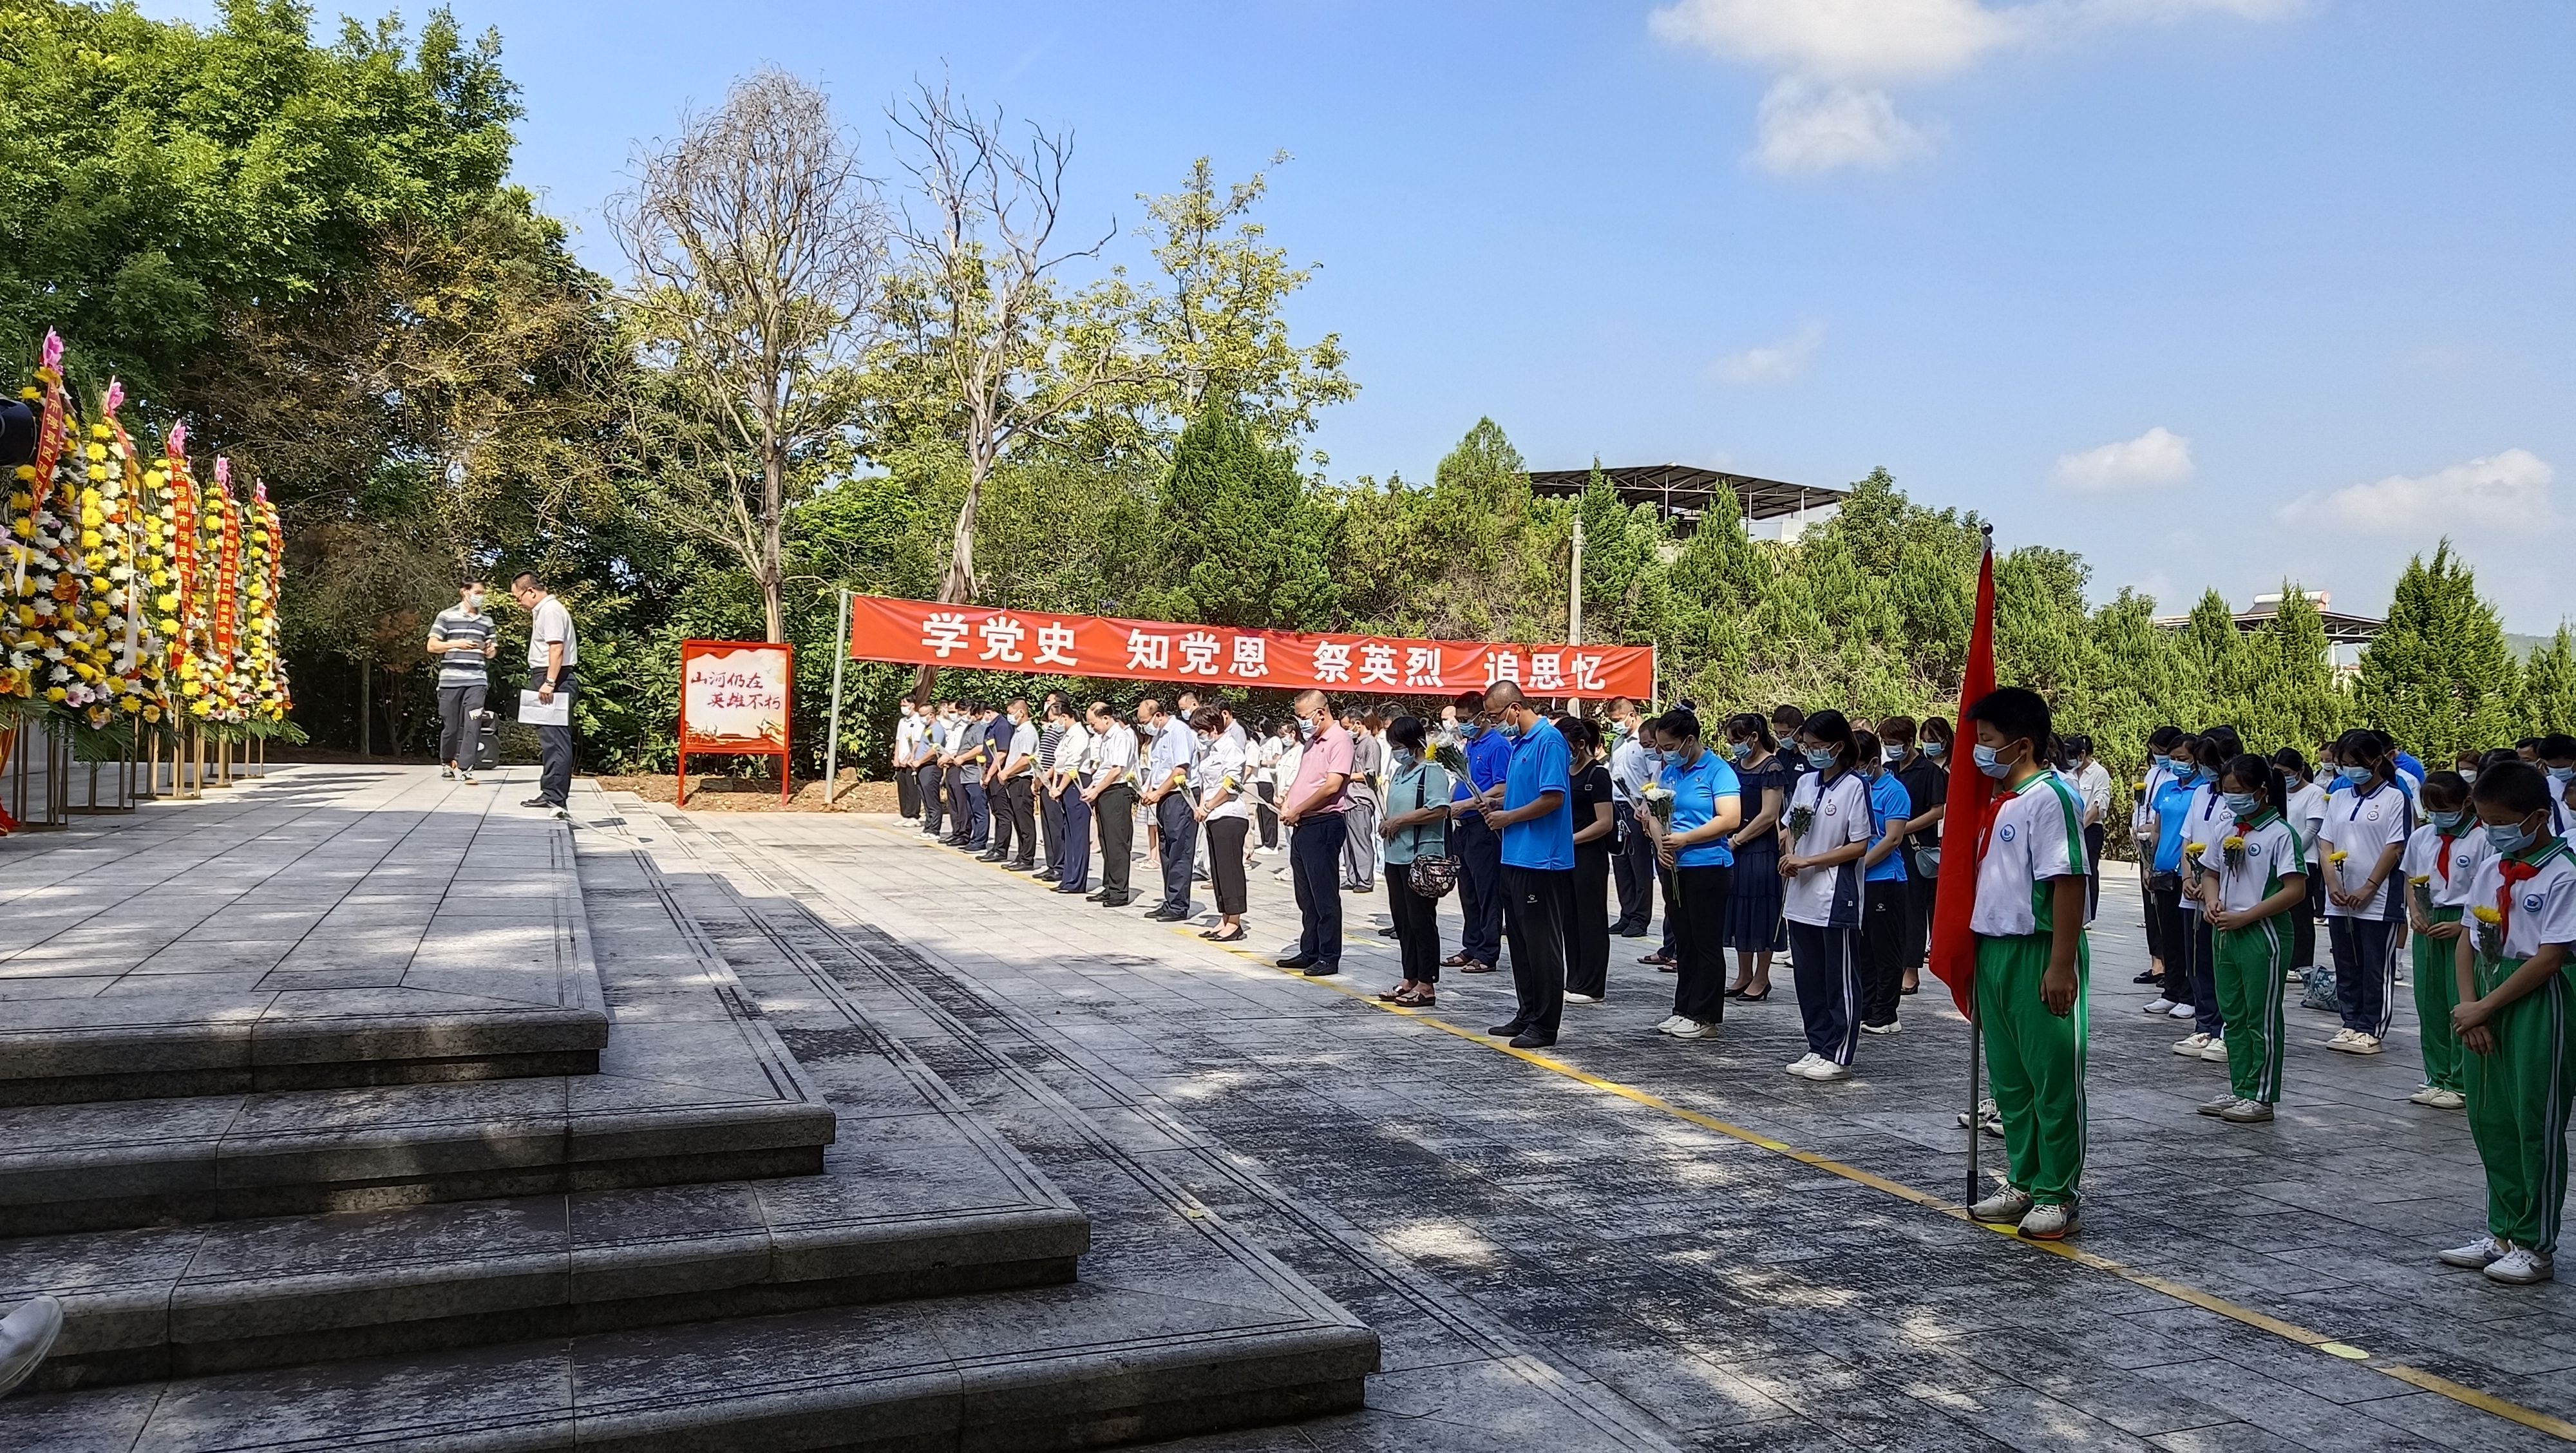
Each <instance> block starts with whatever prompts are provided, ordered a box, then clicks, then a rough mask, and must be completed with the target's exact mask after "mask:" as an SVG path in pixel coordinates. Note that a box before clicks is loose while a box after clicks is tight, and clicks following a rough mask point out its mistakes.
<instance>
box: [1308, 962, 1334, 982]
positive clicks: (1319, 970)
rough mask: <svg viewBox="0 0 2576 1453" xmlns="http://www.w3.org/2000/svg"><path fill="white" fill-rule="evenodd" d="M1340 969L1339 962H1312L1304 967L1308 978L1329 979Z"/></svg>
mask: <svg viewBox="0 0 2576 1453" xmlns="http://www.w3.org/2000/svg"><path fill="white" fill-rule="evenodd" d="M1341 971H1342V966H1341V965H1340V964H1312V965H1309V966H1308V967H1307V969H1306V977H1307V978H1310V979H1329V978H1331V977H1332V976H1333V975H1335V974H1338V973H1340V972H1341Z"/></svg>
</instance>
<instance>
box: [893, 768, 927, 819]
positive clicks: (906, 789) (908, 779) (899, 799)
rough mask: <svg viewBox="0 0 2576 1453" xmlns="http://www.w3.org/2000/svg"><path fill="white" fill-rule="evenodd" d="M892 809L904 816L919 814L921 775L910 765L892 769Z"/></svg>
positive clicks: (916, 815) (917, 815)
mask: <svg viewBox="0 0 2576 1453" xmlns="http://www.w3.org/2000/svg"><path fill="white" fill-rule="evenodd" d="M894 810H895V811H896V812H898V813H901V814H902V815H903V816H905V817H919V816H921V777H920V775H919V774H918V773H916V772H914V771H913V769H911V768H910V767H897V768H895V769H894Z"/></svg>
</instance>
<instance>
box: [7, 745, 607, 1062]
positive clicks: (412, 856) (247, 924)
mask: <svg viewBox="0 0 2576 1453" xmlns="http://www.w3.org/2000/svg"><path fill="white" fill-rule="evenodd" d="M509 790H510V789H509V788H508V787H506V786H505V785H503V784H501V783H499V782H488V783H486V784H484V785H482V786H465V785H463V784H459V783H454V782H444V781H441V780H440V779H439V778H437V777H436V776H435V774H427V773H420V772H404V771H395V770H365V769H329V768H312V767H302V768H280V769H276V770H274V771H273V772H272V773H271V774H270V776H269V777H268V778H267V779H266V780H265V781H263V782H261V783H259V784H258V785H256V786H252V787H245V788H243V789H241V790H239V791H238V792H236V793H235V794H233V795H230V796H225V797H220V798H212V799H208V800H205V801H200V802H184V803H183V802H164V803H153V804H147V805H146V806H144V807H142V808H141V809H139V810H138V812H137V813H136V814H135V815H134V816H132V817H126V818H101V819H94V820H89V821H86V822H84V823H83V825H82V826H80V827H78V828H75V829H73V830H71V831H68V832H63V833H54V834H43V835H31V836H25V837H12V838H8V839H0V917H5V919H6V921H8V922H9V923H10V924H11V925H12V927H13V929H14V930H15V932H14V933H13V935H12V936H11V938H10V940H9V942H8V943H7V944H5V945H0V1105H29V1104H58V1103H66V1102H74V1101H82V1100H103V1099H141V1098H167V1097H172V1096H183V1095H214V1094H225V1093H239V1092H245V1091H256V1090H281V1089H304V1088H316V1087H324V1086H349V1085H361V1086H363V1085H386V1084H404V1083H418V1082H436V1081H457V1080H476V1079H496V1078H505V1077H510V1076H522V1075H564V1074H583V1073H588V1072H590V1071H591V1070H594V1069H596V1068H597V1067H598V1064H599V1050H600V1047H601V1046H602V1045H603V1044H605V1043H606V1041H607V1034H608V1018H607V1013H606V1009H605V1006H604V1003H603V1001H602V999H601V995H600V990H599V982H598V974H597V971H596V969H595V967H594V966H593V965H592V963H591V962H590V951H589V947H588V945H587V943H586V942H585V941H584V926H583V916H582V912H581V901H580V891H579V885H578V883H577V882H576V880H575V874H574V867H573V860H572V848H571V844H570V840H569V835H568V834H566V833H565V832H564V831H563V830H562V828H561V827H560V825H558V824H556V823H554V822H553V821H552V820H551V819H549V818H548V817H546V816H545V815H543V814H540V813H537V812H534V811H530V810H526V809H518V808H511V807H507V806H504V805H503V796H504V794H506V793H507V792H508V791H509Z"/></svg>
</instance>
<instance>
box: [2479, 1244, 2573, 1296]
mask: <svg viewBox="0 0 2576 1453" xmlns="http://www.w3.org/2000/svg"><path fill="white" fill-rule="evenodd" d="M2557 1274H2558V1268H2557V1266H2556V1264H2555V1263H2553V1262H2552V1261H2551V1260H2550V1259H2549V1254H2548V1253H2547V1252H2543V1251H2534V1250H2532V1249H2531V1248H2530V1247H2528V1246H2517V1247H2515V1248H2514V1249H2513V1250H2511V1251H2508V1252H2506V1253H2505V1254H2504V1255H2502V1256H2499V1257H2497V1258H2496V1259H2495V1260H2493V1261H2490V1262H2488V1263H2487V1280H2489V1281H2500V1282H2503V1283H2505V1284H2506V1285H2507V1286H2518V1287H2527V1286H2530V1285H2531V1284H2532V1283H2534V1282H2542V1281H2547V1280H2549V1279H2550V1278H2551V1277H2554V1276H2556V1275H2557Z"/></svg>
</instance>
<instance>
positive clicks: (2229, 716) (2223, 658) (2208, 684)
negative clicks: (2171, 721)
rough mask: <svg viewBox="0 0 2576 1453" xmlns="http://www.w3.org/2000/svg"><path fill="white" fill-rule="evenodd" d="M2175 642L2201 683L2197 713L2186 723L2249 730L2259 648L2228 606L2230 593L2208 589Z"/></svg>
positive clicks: (2187, 671) (2186, 668)
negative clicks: (2248, 640)
mask: <svg viewBox="0 0 2576 1453" xmlns="http://www.w3.org/2000/svg"><path fill="white" fill-rule="evenodd" d="M2175 645H2176V647H2177V648H2178V650H2179V653H2180V656H2181V664H2182V672H2183V675H2184V676H2185V677H2186V678H2187V679H2188V680H2190V681H2193V682H2195V683H2197V684H2198V686H2199V693H2198V694H2199V698H2200V699H2199V701H2198V702H2197V703H2195V704H2196V705H2197V707H2198V708H2199V709H2198V712H2197V714H2196V715H2195V716H2194V717H2192V718H2191V719H2189V720H2185V721H2184V722H2182V723H2181V725H2183V726H2184V727H2186V728H2190V729H2193V730H2197V729H2199V728H2201V727H2210V726H2219V725H2222V724H2224V725H2230V726H2236V727H2237V728H2238V729H2239V730H2240V731H2241V730H2243V720H2244V717H2245V715H2246V707H2247V704H2248V703H2247V697H2248V695H2249V692H2248V691H2247V687H2248V685H2249V684H2250V680H2251V677H2252V668H2253V661H2252V654H2253V653H2252V652H2251V651H2250V650H2249V649H2248V647H2247V645H2246V641H2245V633H2244V632H2243V631H2240V630H2238V629H2237V628H2236V613H2235V612H2234V611H2231V610H2229V609H2228V608H2227V598H2226V597H2225V596H2222V595H2220V594H2219V593H2218V592H2217V591H2215V590H2212V591H2208V592H2205V593H2204V594H2202V596H2201V597H2200V603H2199V604H2198V605H2195V606H2193V607H2192V608H2191V619H2190V620H2189V621H2188V622H2187V623H2186V624H2185V625H2184V626H2183V628H2182V630H2181V632H2180V633H2179V634H2178V635H2177V637H2176V640H2175Z"/></svg>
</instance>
